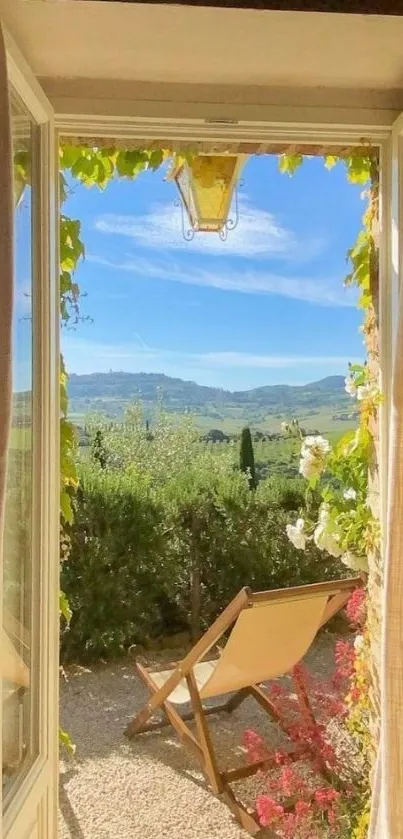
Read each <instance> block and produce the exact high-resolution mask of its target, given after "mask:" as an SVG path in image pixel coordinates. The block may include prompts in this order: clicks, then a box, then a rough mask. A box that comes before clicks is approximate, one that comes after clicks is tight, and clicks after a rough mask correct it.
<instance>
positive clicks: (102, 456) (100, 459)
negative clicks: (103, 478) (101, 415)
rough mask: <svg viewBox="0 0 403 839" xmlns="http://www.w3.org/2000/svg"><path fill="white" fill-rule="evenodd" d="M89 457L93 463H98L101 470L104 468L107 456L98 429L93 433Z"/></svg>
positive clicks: (100, 432)
mask: <svg viewBox="0 0 403 839" xmlns="http://www.w3.org/2000/svg"><path fill="white" fill-rule="evenodd" d="M91 457H92V460H93V461H94V462H95V463H98V464H99V466H100V467H101V469H105V468H106V464H107V454H106V451H105V446H104V441H103V437H102V431H101V429H100V428H98V430H97V431H96V432H95V436H94V439H93V441H92V445H91Z"/></svg>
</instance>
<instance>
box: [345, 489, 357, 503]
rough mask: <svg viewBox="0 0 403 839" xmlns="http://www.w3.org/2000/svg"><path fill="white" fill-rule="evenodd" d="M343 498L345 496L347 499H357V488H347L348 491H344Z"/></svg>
mask: <svg viewBox="0 0 403 839" xmlns="http://www.w3.org/2000/svg"><path fill="white" fill-rule="evenodd" d="M343 498H345V500H346V501H355V499H356V498H357V493H356V491H355V489H353V488H352V487H350V489H346V491H345V492H343Z"/></svg>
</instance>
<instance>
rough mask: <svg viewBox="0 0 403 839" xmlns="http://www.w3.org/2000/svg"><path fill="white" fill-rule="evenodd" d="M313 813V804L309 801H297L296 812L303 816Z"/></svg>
mask: <svg viewBox="0 0 403 839" xmlns="http://www.w3.org/2000/svg"><path fill="white" fill-rule="evenodd" d="M310 813H311V804H309V802H308V801H297V803H296V805H295V814H296V815H297V816H298V817H299V818H301V817H303V818H305V817H306V816H309V814H310Z"/></svg>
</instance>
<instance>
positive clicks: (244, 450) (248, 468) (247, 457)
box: [239, 428, 257, 489]
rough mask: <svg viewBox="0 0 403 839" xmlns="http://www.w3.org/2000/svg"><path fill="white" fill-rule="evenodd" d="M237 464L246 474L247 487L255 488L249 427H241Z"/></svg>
mask: <svg viewBox="0 0 403 839" xmlns="http://www.w3.org/2000/svg"><path fill="white" fill-rule="evenodd" d="M239 465H240V469H241V472H245V473H246V474H247V475H248V482H249V489H256V487H257V483H256V472H255V455H254V453H253V443H252V435H251V433H250V428H243V429H242V434H241V451H240V459H239Z"/></svg>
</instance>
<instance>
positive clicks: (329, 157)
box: [325, 154, 340, 169]
mask: <svg viewBox="0 0 403 839" xmlns="http://www.w3.org/2000/svg"><path fill="white" fill-rule="evenodd" d="M339 160H340V158H339V157H336V156H335V155H334V154H325V166H326V169H333V168H334V167H335V166H336V163H338V162H339Z"/></svg>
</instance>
